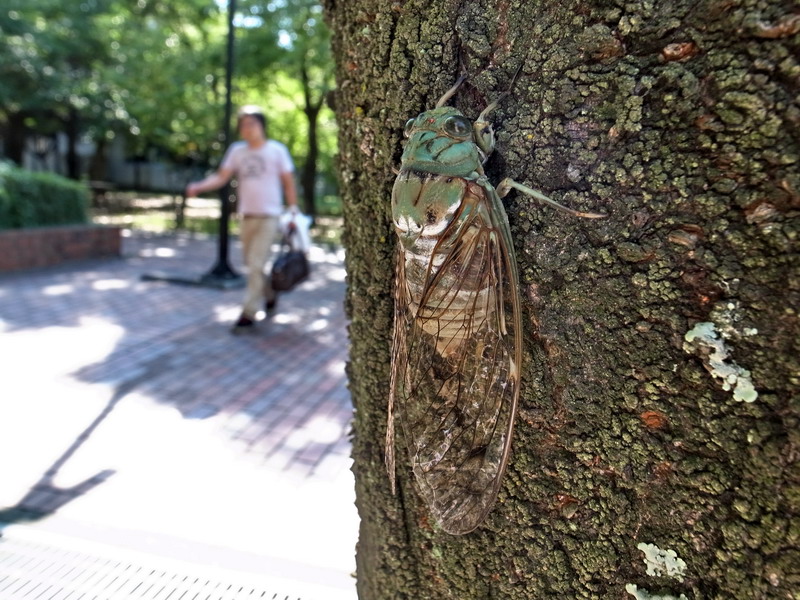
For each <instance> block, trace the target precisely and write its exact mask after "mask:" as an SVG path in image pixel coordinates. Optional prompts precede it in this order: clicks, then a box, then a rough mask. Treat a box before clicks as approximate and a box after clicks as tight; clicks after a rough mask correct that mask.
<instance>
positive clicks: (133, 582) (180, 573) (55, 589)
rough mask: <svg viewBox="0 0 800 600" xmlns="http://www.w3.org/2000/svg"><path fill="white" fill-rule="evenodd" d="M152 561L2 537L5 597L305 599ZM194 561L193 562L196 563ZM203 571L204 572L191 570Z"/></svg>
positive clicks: (0, 575) (0, 571)
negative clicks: (94, 553) (103, 554)
mask: <svg viewBox="0 0 800 600" xmlns="http://www.w3.org/2000/svg"><path fill="white" fill-rule="evenodd" d="M145 562H148V561H141V560H130V559H126V558H124V557H110V556H99V555H93V554H87V553H84V552H78V551H73V550H70V549H67V548H62V547H58V546H55V545H52V544H47V543H41V542H32V541H28V540H20V539H16V538H14V537H12V538H10V539H9V538H6V537H3V538H0V598H2V600H118V599H126V600H127V599H128V598H132V599H142V600H245V599H246V600H256V599H258V600H302V599H301V598H300V597H299V596H295V595H286V594H283V593H278V592H274V591H268V590H267V589H264V588H263V587H260V586H259V585H253V584H244V585H242V584H241V583H236V582H234V581H229V580H227V579H233V577H231V576H230V574H228V577H225V576H224V575H223V576H213V577H209V576H207V575H204V574H202V571H203V568H202V566H197V567H196V569H192V568H186V569H182V568H180V567H177V568H176V566H175V565H168V566H167V568H164V565H162V566H159V565H158V563H159V561H158V560H157V559H156V557H153V560H152V562H153V564H144V563H145ZM191 566H192V565H190V567H191ZM190 571H200V572H190Z"/></svg>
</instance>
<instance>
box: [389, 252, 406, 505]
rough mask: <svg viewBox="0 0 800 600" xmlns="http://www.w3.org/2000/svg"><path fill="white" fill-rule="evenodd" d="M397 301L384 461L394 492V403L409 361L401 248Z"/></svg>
mask: <svg viewBox="0 0 800 600" xmlns="http://www.w3.org/2000/svg"><path fill="white" fill-rule="evenodd" d="M395 260H396V266H395V289H394V294H395V301H394V330H393V337H392V355H391V356H392V367H391V379H390V382H389V406H388V411H387V413H388V414H387V423H386V443H385V450H384V461H385V464H386V471H387V473H388V475H389V482H390V485H391V489H392V493H394V492H395V485H396V473H395V471H396V469H395V414H394V413H395V403H396V400H395V399H396V398H397V395H398V391H399V389H400V386H402V383H401V382H402V380H403V377H404V374H405V372H406V365H407V363H408V351H407V346H406V339H407V332H408V323H409V305H410V300H409V297H408V288H407V287H406V277H405V265H404V262H405V261H404V259H403V253H402V251H400V249H399V248H398V250H397V254H396V256H395Z"/></svg>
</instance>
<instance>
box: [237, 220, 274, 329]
mask: <svg viewBox="0 0 800 600" xmlns="http://www.w3.org/2000/svg"><path fill="white" fill-rule="evenodd" d="M277 236H278V217H269V216H249V215H245V216H244V217H242V229H241V237H242V246H243V251H244V262H245V265H246V266H247V289H246V290H245V294H244V306H243V307H242V314H243V315H245V316H247V317H250V318H251V319H254V318H255V316H256V313H257V312H258V311H260V310H264V301H265V300H272V299H273V298H275V291H274V290H273V289H272V285H271V284H270V281H269V278H268V277H267V276H266V275H265V274H264V267H265V266H266V264H267V262H268V261H269V259H270V256H271V255H272V244H273V243H274V242H275V239H276V237H277Z"/></svg>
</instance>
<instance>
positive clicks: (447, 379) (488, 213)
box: [395, 186, 521, 534]
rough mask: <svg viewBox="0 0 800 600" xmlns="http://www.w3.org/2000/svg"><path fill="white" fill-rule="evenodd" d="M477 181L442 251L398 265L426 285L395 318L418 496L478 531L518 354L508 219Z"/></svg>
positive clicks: (507, 418)
mask: <svg viewBox="0 0 800 600" xmlns="http://www.w3.org/2000/svg"><path fill="white" fill-rule="evenodd" d="M474 188H475V189H473V190H472V191H471V192H470V193H468V194H467V195H466V197H465V200H464V201H465V203H468V204H469V203H471V204H472V205H473V206H472V208H471V210H470V211H467V212H465V214H466V217H465V218H464V219H462V220H461V221H460V222H458V224H457V227H456V226H455V225H454V228H455V229H454V231H452V232H445V233H444V234H443V243H441V244H440V246H441V248H443V249H444V250H443V252H442V253H440V254H438V255H437V254H436V253H434V255H433V257H432V265H428V266H427V267H422V268H420V267H419V266H418V265H416V266H415V263H414V261H410V262H409V263H408V264H406V265H405V277H406V278H409V279H413V278H414V277H415V276H416V277H423V281H424V283H423V286H422V293H421V294H420V295H419V303H418V306H416V307H414V306H413V303H412V308H411V310H410V311H409V313H407V314H406V315H405V319H401V320H400V321H399V323H401V324H405V327H404V331H403V333H402V335H404V336H405V339H404V340H402V343H403V345H404V348H405V352H406V354H405V356H404V357H403V360H402V365H401V366H400V370H399V371H398V375H397V383H398V385H397V388H396V391H397V394H396V396H395V401H396V402H397V404H398V405H397V406H396V410H397V411H398V414H399V415H400V422H401V424H402V427H403V430H404V434H405V437H406V439H407V441H408V443H409V445H410V448H409V450H410V452H411V455H412V462H413V468H414V473H415V476H416V478H417V481H418V482H419V485H420V489H421V492H422V495H423V496H424V498H425V499H426V501H427V502H428V504H429V506H430V507H431V510H432V512H433V514H434V516H435V517H436V519H437V520H438V521H439V522H440V524H441V526H442V528H443V529H444V530H445V531H448V532H450V533H455V534H461V533H468V532H469V531H472V530H473V529H475V528H476V527H477V526H478V525H479V524H480V523H481V522H482V521H483V520H484V518H485V517H486V514H487V513H488V512H489V511H490V510H491V507H492V505H493V504H494V501H495V499H496V496H497V493H498V490H499V487H500V481H501V478H502V475H503V472H504V471H505V467H506V463H507V462H508V456H509V450H510V442H511V433H512V428H513V424H514V416H515V414H516V404H517V398H518V395H519V367H520V359H521V345H520V343H521V342H520V329H521V325H520V307H519V304H520V303H519V295H518V294H519V292H518V277H517V272H516V264H515V262H514V258H513V249H512V248H511V247H510V234H509V232H508V222H507V220H506V218H505V213H502V212H501V213H500V214H499V215H498V214H497V211H496V208H495V206H493V204H492V203H493V201H494V200H495V198H492V197H491V194H493V193H494V191H493V190H491V188H489V190H484V189H483V188H479V187H478V186H474ZM497 203H498V204H499V200H497ZM501 210H502V208H501ZM454 223H456V222H455V221H454ZM448 234H450V235H451V236H452V239H446V236H447V235H448ZM434 264H436V265H438V266H436V267H434V266H433V265H434ZM415 268H416V269H417V270H418V271H419V272H417V273H416V274H415V273H414V270H415ZM423 273H424V275H423Z"/></svg>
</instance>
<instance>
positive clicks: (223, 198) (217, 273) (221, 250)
mask: <svg viewBox="0 0 800 600" xmlns="http://www.w3.org/2000/svg"><path fill="white" fill-rule="evenodd" d="M235 13H236V0H228V64H227V67H226V70H225V120H224V122H223V124H222V132H223V145H224V147H225V148H227V147H228V146H229V145H230V144H231V113H232V112H233V111H232V109H233V105H232V102H231V87H232V85H233V40H234V32H235V27H234V25H233V17H234V14H235ZM230 191H231V188H230V186H229V185H225V186H223V187H222V188H221V189H220V192H219V199H220V211H219V243H218V247H217V262H216V264H215V265H214V266H213V267H212V268H211V270H210V271H209V272H208V273H206V275H204V279H207V280H208V279H214V280H228V279H239V278H240V275H239V274H238V273H236V272H235V271H234V270H233V269H232V268H231V266H230V263H229V262H228V249H229V236H228V232H229V226H230V216H231V204H230V200H229V198H230Z"/></svg>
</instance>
